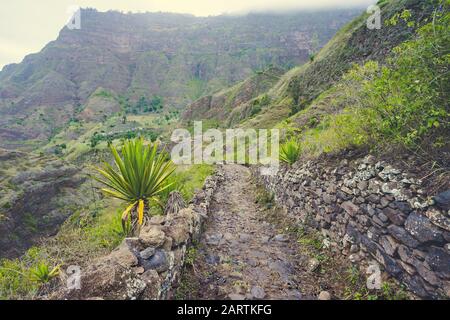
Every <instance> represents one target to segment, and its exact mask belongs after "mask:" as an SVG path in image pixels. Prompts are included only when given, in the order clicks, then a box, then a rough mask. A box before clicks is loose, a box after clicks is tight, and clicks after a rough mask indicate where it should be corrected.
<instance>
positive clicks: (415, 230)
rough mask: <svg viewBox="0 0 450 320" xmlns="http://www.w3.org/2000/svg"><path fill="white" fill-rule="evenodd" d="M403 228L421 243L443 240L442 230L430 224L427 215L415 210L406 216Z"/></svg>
mask: <svg viewBox="0 0 450 320" xmlns="http://www.w3.org/2000/svg"><path fill="white" fill-rule="evenodd" d="M405 229H406V230H407V231H408V232H409V233H410V234H411V235H413V236H414V238H416V239H417V240H419V242H421V243H425V242H437V243H443V242H444V238H443V236H442V231H441V230H439V228H438V227H436V226H435V225H434V224H432V223H431V222H430V220H429V219H428V218H427V217H425V216H423V215H421V214H419V213H417V212H412V213H411V214H410V215H409V216H408V219H406V222H405Z"/></svg>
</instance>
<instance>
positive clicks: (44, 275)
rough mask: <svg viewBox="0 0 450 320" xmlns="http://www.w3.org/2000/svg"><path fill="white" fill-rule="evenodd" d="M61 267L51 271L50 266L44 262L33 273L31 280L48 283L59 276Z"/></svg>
mask: <svg viewBox="0 0 450 320" xmlns="http://www.w3.org/2000/svg"><path fill="white" fill-rule="evenodd" d="M59 270H60V266H59V265H58V266H56V267H54V268H53V269H50V267H49V265H48V264H47V263H45V262H42V263H40V264H38V265H37V266H36V268H35V269H34V270H32V271H31V275H30V279H31V280H32V281H35V282H39V283H47V282H49V281H50V280H52V279H53V278H54V277H56V276H58V275H59Z"/></svg>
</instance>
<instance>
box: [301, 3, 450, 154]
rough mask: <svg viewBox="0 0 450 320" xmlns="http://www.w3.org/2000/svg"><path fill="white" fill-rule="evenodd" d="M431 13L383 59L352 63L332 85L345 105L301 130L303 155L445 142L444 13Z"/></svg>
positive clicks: (447, 36)
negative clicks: (382, 62) (431, 16)
mask: <svg viewBox="0 0 450 320" xmlns="http://www.w3.org/2000/svg"><path fill="white" fill-rule="evenodd" d="M447 12H448V11H445V10H443V12H436V13H435V17H434V20H433V22H431V23H428V24H426V25H425V26H423V27H421V28H420V29H419V30H418V32H417V36H416V38H415V39H413V40H410V41H406V42H404V43H402V44H401V45H399V46H398V47H396V48H394V50H393V54H392V55H391V56H390V57H389V58H388V59H387V61H386V64H385V65H383V66H380V65H379V64H378V63H376V62H373V61H369V62H367V63H365V64H364V65H362V66H359V65H355V66H354V67H353V68H352V69H351V70H350V71H349V72H348V73H346V74H345V75H344V77H343V78H342V80H341V81H340V82H339V83H338V84H337V85H336V88H337V89H338V91H339V92H340V95H341V97H340V99H343V101H344V105H346V106H347V107H346V108H344V110H343V111H342V112H341V113H339V114H336V115H329V116H327V117H325V118H324V119H323V120H322V122H321V123H320V124H319V125H318V126H317V127H316V128H313V129H309V130H307V131H306V132H305V133H304V135H303V139H302V142H301V145H302V151H303V152H305V153H307V154H320V153H322V152H325V153H327V152H333V151H337V150H341V149H345V148H348V147H352V146H360V145H369V146H374V147H375V146H376V147H383V146H385V145H390V146H392V145H403V146H405V147H407V148H421V146H422V145H424V144H427V145H428V147H430V148H440V147H445V146H446V145H447V146H448V133H449V128H450V127H449V123H450V121H449V119H450V113H449V111H448V110H449V106H448V100H449V99H448V83H450V79H449V75H450V72H449V65H450V55H449V45H448V44H449V43H450V27H449V26H450V14H449V13H447Z"/></svg>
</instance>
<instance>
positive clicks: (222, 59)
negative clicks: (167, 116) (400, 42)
mask: <svg viewBox="0 0 450 320" xmlns="http://www.w3.org/2000/svg"><path fill="white" fill-rule="evenodd" d="M356 12H357V11H355V10H345V11H336V10H335V11H323V12H316V13H298V14H295V13H294V14H284V15H271V14H251V15H247V16H218V17H208V18H197V17H194V16H189V15H179V14H165V13H145V14H122V13H119V12H112V11H110V12H106V13H101V12H97V11H95V10H92V9H87V10H82V12H81V29H79V30H69V29H68V28H63V29H62V31H61V32H60V34H59V37H58V38H57V39H56V40H55V41H53V42H51V43H49V44H48V45H47V46H45V48H44V49H43V50H42V51H41V52H39V53H37V54H31V55H28V56H27V57H25V59H24V60H23V62H22V63H20V64H13V65H8V66H5V67H4V68H3V70H2V71H1V73H0V115H1V118H0V126H1V129H0V138H1V140H0V144H1V145H2V146H4V147H5V146H9V148H14V147H19V146H23V143H22V141H24V140H34V141H35V142H39V141H42V140H44V139H46V138H48V137H49V136H50V135H52V134H53V133H54V130H55V129H56V128H58V127H61V126H62V125H64V124H65V123H66V122H67V121H68V120H69V119H71V118H73V117H75V116H76V115H77V114H78V113H79V112H80V111H83V109H84V108H85V107H86V103H87V102H88V101H89V98H90V96H91V95H92V94H93V93H94V92H95V91H96V90H97V89H99V88H104V89H106V90H108V91H109V92H112V93H113V94H116V95H121V96H125V97H126V98H129V99H131V100H132V101H136V100H137V99H139V97H141V96H147V97H151V96H152V95H159V96H162V97H163V98H164V101H165V104H166V105H167V106H173V107H182V106H184V105H185V104H187V103H189V102H192V101H193V100H195V99H196V98H198V97H200V96H202V95H203V94H205V93H208V92H213V91H217V90H219V89H222V88H223V87H225V86H229V85H231V84H234V83H236V82H238V81H240V80H242V79H244V78H246V77H248V76H249V75H251V74H252V73H253V72H254V71H255V70H259V69H262V68H264V67H266V66H268V65H269V64H273V65H277V66H280V67H284V68H286V67H290V66H293V65H295V64H299V63H303V62H305V61H306V60H307V59H308V55H309V53H310V52H311V51H312V50H313V49H314V47H316V46H317V47H319V46H322V45H323V44H325V43H326V41H327V40H328V39H329V38H330V37H331V36H332V35H333V34H334V33H335V32H336V31H337V30H338V29H339V27H341V26H342V25H343V24H344V23H345V22H347V21H348V20H349V19H350V18H351V17H353V16H354V15H355V14H356ZM108 107H111V109H112V110H106V114H107V113H108V112H111V111H114V112H115V111H117V109H118V106H117V104H114V105H112V106H109V105H108V104H106V108H108ZM86 113H88V114H87V115H83V117H85V116H89V112H88V111H86ZM83 117H82V118H83Z"/></svg>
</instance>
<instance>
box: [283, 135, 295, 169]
mask: <svg viewBox="0 0 450 320" xmlns="http://www.w3.org/2000/svg"><path fill="white" fill-rule="evenodd" d="M299 156H300V143H299V142H298V140H297V139H295V138H291V139H289V140H287V141H286V142H285V143H284V144H283V145H282V146H281V148H280V160H281V161H283V162H285V163H287V164H289V165H292V164H293V163H294V162H295V161H297V160H298V158H299Z"/></svg>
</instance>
